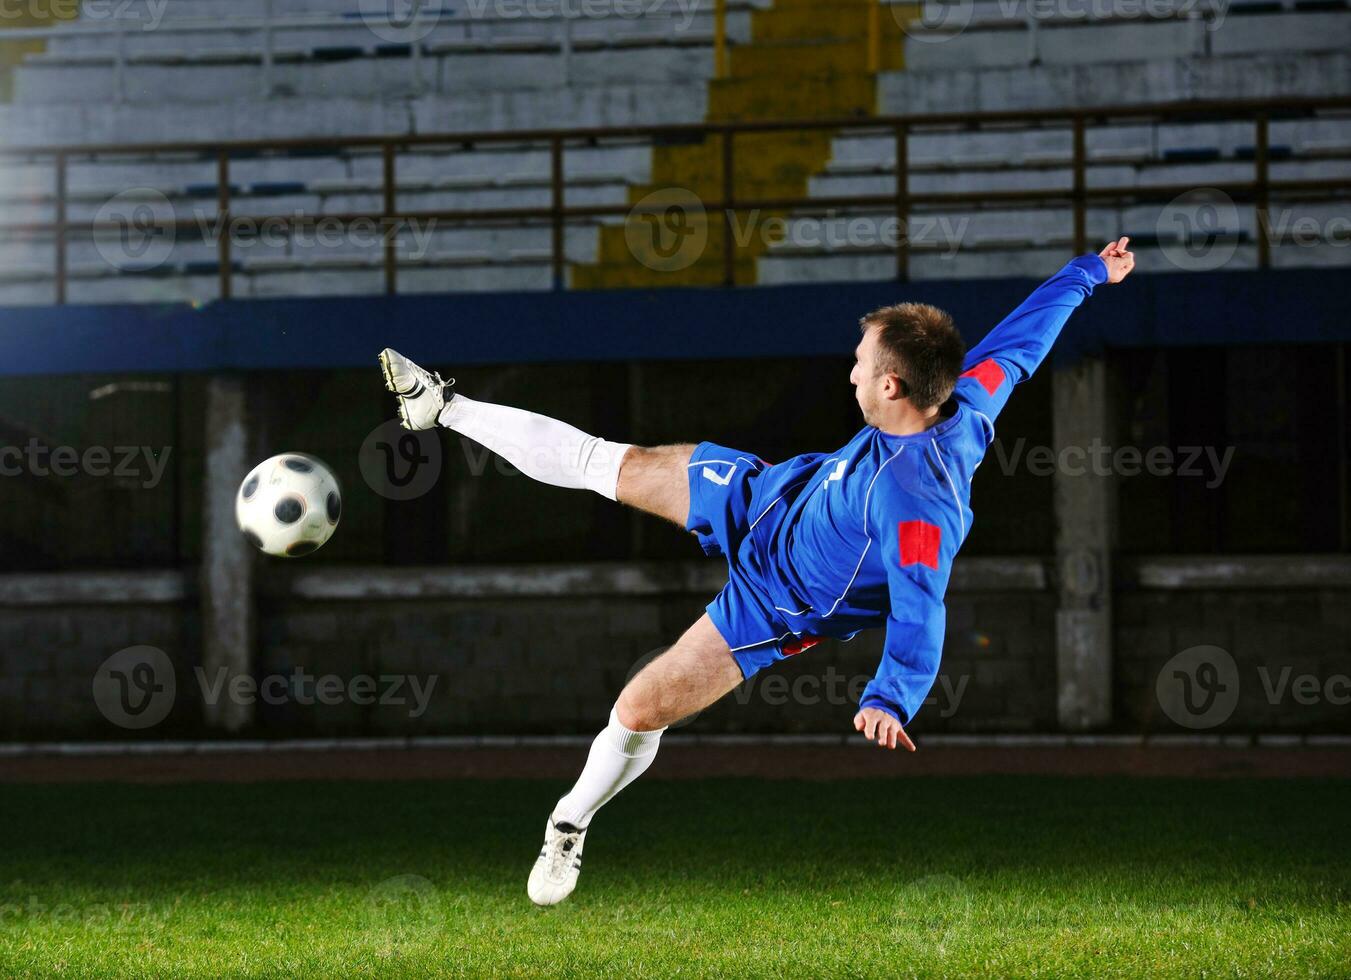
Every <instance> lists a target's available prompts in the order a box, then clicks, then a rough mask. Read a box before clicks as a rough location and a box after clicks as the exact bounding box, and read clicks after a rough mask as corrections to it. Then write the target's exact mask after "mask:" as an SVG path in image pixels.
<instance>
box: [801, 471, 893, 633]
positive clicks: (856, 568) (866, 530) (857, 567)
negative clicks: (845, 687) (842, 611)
mask: <svg viewBox="0 0 1351 980" xmlns="http://www.w3.org/2000/svg"><path fill="white" fill-rule="evenodd" d="M903 452H905V446H902V447H901V448H900V449H898V450H896V452H894V453H893V454H892V455H891V457H890V458H889V459H888V460H887V461H886V462H885V463H883V464H882V465H881V466H879V467H878V468H877V472H876V473H874V474H873V478H872V480H871V481H870V482H869V483H868V492H867V493H865V494H864V495H863V533H865V534H866V535H867V536H868V543H867V544H865V545H864V546H863V553H862V554H861V555H859V556H858V564H857V565H855V566H854V574H853V575H851V576H849V584H848V585H846V586H845V587H844V591H843V592H841V593H840V597H839V598H838V599H836V600H835V605H833V606H831V607H830V611H829V612H827V613H826V614H825V615H823V616H822V617H821V618H822V619H829V618H830V617H831V616H833V615H835V610H836V609H838V608H839V606H840V603H841V602H843V601H844V597H845V596H847V595H848V594H849V590H850V589H852V588H853V587H854V580H855V579H856V578H858V573H859V571H860V570H861V569H862V568H863V559H864V558H867V557H868V549H869V548H871V547H872V546H873V533H872V531H871V530H869V528H868V501H869V500H871V499H872V495H873V485H874V484H876V483H877V478H878V477H879V476H881V475H882V471H883V470H884V469H886V468H887V465H888V464H889V463H890V462H891V460H893V459H895V458H896V457H897V456H899V455H900V454H901V453H903Z"/></svg>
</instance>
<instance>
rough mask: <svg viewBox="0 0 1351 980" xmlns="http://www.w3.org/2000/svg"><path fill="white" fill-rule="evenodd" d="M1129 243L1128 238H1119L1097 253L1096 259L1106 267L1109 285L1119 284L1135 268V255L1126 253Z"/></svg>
mask: <svg viewBox="0 0 1351 980" xmlns="http://www.w3.org/2000/svg"><path fill="white" fill-rule="evenodd" d="M1130 243H1131V240H1130V239H1129V238H1124V237H1123V238H1119V239H1117V240H1116V241H1114V242H1108V243H1107V247H1106V248H1104V249H1103V250H1102V251H1101V252H1099V253H1098V258H1100V259H1102V261H1103V262H1104V263H1105V264H1106V266H1107V281H1108V282H1109V283H1116V282H1120V281H1121V280H1122V279H1125V278H1126V277H1127V276H1128V275H1130V274H1131V270H1132V269H1134V268H1135V253H1134V252H1128V251H1126V246H1127V245H1129V244H1130Z"/></svg>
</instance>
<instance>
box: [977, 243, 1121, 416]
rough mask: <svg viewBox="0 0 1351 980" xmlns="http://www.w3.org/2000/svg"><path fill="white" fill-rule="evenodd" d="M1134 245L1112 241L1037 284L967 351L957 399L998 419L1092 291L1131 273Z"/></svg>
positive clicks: (1116, 281) (1074, 260)
mask: <svg viewBox="0 0 1351 980" xmlns="http://www.w3.org/2000/svg"><path fill="white" fill-rule="evenodd" d="M1129 245H1130V239H1129V238H1120V239H1118V240H1117V241H1114V242H1109V243H1108V244H1107V246H1106V247H1105V248H1103V250H1102V251H1101V252H1099V253H1098V254H1097V255H1081V256H1079V257H1078V258H1076V259H1073V260H1072V261H1070V262H1069V264H1068V265H1066V266H1065V267H1064V268H1063V269H1061V270H1060V271H1059V272H1057V273H1056V274H1055V275H1054V276H1052V277H1051V278H1050V279H1047V280H1046V281H1045V282H1044V283H1042V284H1041V285H1040V286H1038V287H1037V288H1036V289H1035V290H1034V291H1033V292H1032V295H1031V296H1029V297H1028V298H1027V299H1026V300H1024V301H1023V302H1022V303H1021V304H1020V305H1019V306H1018V308H1017V309H1015V310H1014V311H1013V312H1012V313H1010V314H1009V315H1008V316H1006V317H1005V318H1004V319H1003V320H1002V321H1000V323H999V325H998V326H997V327H995V328H994V329H993V330H991V331H990V332H989V333H988V334H986V336H985V339H984V340H982V341H981V342H980V343H979V344H977V345H976V346H975V347H973V348H972V349H971V350H970V351H969V352H968V353H967V355H966V361H965V363H964V365H963V372H964V373H963V374H962V378H961V380H960V381H959V382H958V385H957V394H958V396H959V397H965V398H966V399H967V400H968V401H971V402H972V403H973V404H975V405H976V407H977V408H978V409H979V410H980V411H981V412H983V413H984V414H985V415H987V416H989V417H990V418H994V417H995V415H997V414H998V413H999V410H1000V409H1002V408H1003V407H1004V404H1005V403H1006V402H1007V401H1008V397H1009V395H1010V393H1011V392H1012V390H1013V386H1014V385H1015V384H1017V383H1018V382H1020V381H1025V380H1026V379H1027V378H1028V377H1030V376H1031V375H1032V373H1033V372H1034V371H1036V369H1037V368H1038V367H1039V366H1040V365H1041V363H1042V361H1044V360H1045V359H1046V355H1047V354H1048V353H1050V350H1051V347H1052V345H1053V344H1054V343H1055V341H1056V338H1057V337H1059V336H1060V330H1061V328H1062V327H1064V325H1065V322H1066V321H1067V320H1068V319H1069V318H1070V315H1071V314H1072V313H1073V312H1074V311H1075V310H1076V309H1078V308H1079V305H1080V304H1081V303H1083V301H1084V300H1085V299H1087V298H1088V297H1089V296H1090V295H1091V294H1092V292H1093V288H1094V287H1095V286H1101V285H1105V284H1110V283H1118V282H1121V280H1123V279H1125V278H1126V276H1128V275H1130V272H1131V270H1132V269H1133V268H1135V256H1134V254H1132V253H1131V252H1130V251H1129V250H1128V246H1129Z"/></svg>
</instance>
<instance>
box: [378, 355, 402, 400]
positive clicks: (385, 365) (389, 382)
mask: <svg viewBox="0 0 1351 980" xmlns="http://www.w3.org/2000/svg"><path fill="white" fill-rule="evenodd" d="M380 373H381V374H383V375H384V376H385V388H386V390H388V391H393V392H394V394H396V395H397V394H398V391H396V390H395V388H394V375H393V374H392V373H391V372H390V370H389V348H388V347H386V348H385V349H384V350H382V351H381V352H380Z"/></svg>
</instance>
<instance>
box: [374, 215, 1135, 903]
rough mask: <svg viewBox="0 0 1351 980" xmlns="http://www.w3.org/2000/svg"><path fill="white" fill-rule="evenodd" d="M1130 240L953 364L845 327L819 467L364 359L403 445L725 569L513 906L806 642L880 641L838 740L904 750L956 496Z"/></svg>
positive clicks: (548, 829)
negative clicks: (998, 425) (542, 405)
mask: <svg viewBox="0 0 1351 980" xmlns="http://www.w3.org/2000/svg"><path fill="white" fill-rule="evenodd" d="M1128 244H1129V239H1126V238H1122V239H1120V240H1119V241H1115V242H1112V243H1111V244H1109V245H1108V246H1107V247H1106V248H1104V249H1103V250H1102V252H1101V253H1099V254H1098V255H1085V256H1081V257H1079V258H1076V259H1074V260H1073V261H1071V262H1070V263H1069V264H1068V265H1066V266H1065V267H1064V268H1063V269H1061V270H1060V271H1059V272H1058V273H1056V274H1055V275H1054V276H1053V277H1052V278H1050V279H1048V280H1047V281H1046V282H1044V283H1042V285H1040V286H1038V287H1037V289H1036V290H1035V291H1034V292H1033V293H1032V295H1031V296H1029V297H1028V298H1027V300H1026V301H1024V302H1023V304H1022V305H1021V306H1019V307H1018V308H1017V309H1016V310H1014V311H1013V312H1012V313H1011V314H1009V316H1008V317H1007V318H1006V319H1005V320H1004V321H1003V322H1002V323H1000V324H999V325H998V326H997V327H995V328H994V329H993V330H992V331H990V333H989V334H988V336H986V338H985V339H984V340H983V341H982V342H981V343H980V344H979V345H978V346H977V347H976V348H975V349H974V350H973V351H971V352H970V353H969V354H965V353H964V349H965V345H964V344H963V342H962V339H961V336H960V335H959V334H958V332H957V329H956V327H955V326H954V325H953V322H952V318H951V317H950V316H949V315H948V314H947V313H944V312H943V311H942V310H939V309H937V308H935V307H932V306H927V305H924V304H920V303H901V304H899V305H897V306H887V307H883V308H881V309H878V310H874V311H873V312H871V313H869V314H868V315H866V316H865V317H863V318H862V320H861V321H860V326H861V328H862V330H861V332H862V340H861V341H860V343H859V345H858V347H857V349H856V350H855V352H854V357H855V363H854V368H853V370H852V371H851V372H850V375H849V380H850V382H851V383H852V384H853V386H854V394H855V398H856V399H857V401H858V406H859V409H860V410H861V411H862V414H863V421H864V423H865V424H864V427H863V429H862V430H860V431H859V433H858V434H857V435H855V436H854V437H853V438H852V439H850V440H849V442H848V443H846V444H845V445H844V446H843V447H841V448H840V449H838V450H836V451H835V452H833V453H808V454H806V455H803V456H798V457H796V458H794V459H789V460H785V461H783V462H781V463H778V464H775V465H770V464H768V463H766V462H764V461H763V460H761V459H759V458H758V457H756V456H755V454H753V453H748V452H741V451H738V450H735V449H729V448H727V447H725V446H719V445H716V444H715V443H711V442H703V443H700V444H699V445H697V446H695V445H679V446H659V447H653V448H645V447H639V446H631V445H627V444H624V443H616V442H607V441H606V440H604V439H601V438H599V437H597V436H593V435H588V434H587V433H585V432H582V431H580V430H578V429H576V428H573V427H572V426H570V425H568V424H566V423H564V422H559V421H557V420H555V419H551V418H546V417H544V416H542V415H536V414H534V413H531V412H525V411H521V410H520V409H516V408H508V407H505V406H502V405H490V404H487V403H484V402H477V401H473V400H471V399H469V398H467V397H465V396H464V395H462V394H452V393H451V392H450V390H449V388H450V384H453V382H449V383H448V382H444V381H442V379H441V377H440V376H439V375H435V374H432V373H430V372H428V371H425V370H423V369H422V368H420V367H418V366H417V365H416V364H414V363H412V362H411V361H409V360H408V359H407V358H405V357H403V356H402V355H400V354H399V353H397V352H396V351H393V350H388V349H386V350H385V351H384V352H382V353H381V354H380V364H381V367H382V369H383V371H384V376H385V384H386V386H387V387H388V388H389V389H390V390H391V391H393V392H394V393H395V395H396V396H397V398H398V403H399V416H400V418H401V419H402V422H403V424H404V425H405V426H406V427H407V428H410V429H427V428H431V427H432V426H434V425H436V424H437V423H438V422H439V423H440V424H441V425H444V426H446V427H447V428H450V429H452V430H454V431H455V432H458V433H460V434H461V435H465V436H468V437H469V438H470V439H473V440H475V441H476V442H479V443H481V444H482V445H484V446H486V447H487V448H488V449H490V450H492V451H494V452H496V453H498V454H499V455H502V456H504V457H506V458H507V459H508V460H510V461H511V462H512V463H513V464H514V465H515V466H516V467H517V468H518V469H520V470H521V471H522V472H523V473H525V474H526V475H527V476H530V477H533V478H534V479H536V480H540V481H542V482H544V483H549V484H552V485H554V486H559V487H569V488H576V489H587V490H593V491H595V492H596V493H599V494H601V495H603V496H605V497H608V498H610V499H611V500H617V501H619V502H620V503H624V504H628V505H630V506H632V507H637V508H639V509H640V510H644V511H647V512H648V513H650V514H655V515H657V516H658V517H663V518H665V519H667V520H669V521H674V522H675V523H677V524H679V525H681V526H682V527H684V528H685V529H686V530H689V531H691V532H693V533H694V534H695V535H696V536H697V537H698V539H699V543H700V544H701V545H702V546H703V549H704V551H705V552H707V553H708V554H709V555H723V556H725V557H726V559H727V568H728V582H727V585H726V586H725V587H724V588H723V590H722V591H721V592H720V593H719V594H718V595H717V597H716V598H714V600H713V601H712V602H711V603H710V604H709V605H708V608H707V611H706V612H705V614H704V615H703V616H701V617H700V618H699V620H698V621H697V622H695V623H694V625H693V626H691V627H690V628H689V629H688V630H687V631H686V632H685V634H684V635H683V636H682V637H681V638H680V639H679V640H678V641H677V642H676V644H675V646H673V647H671V648H670V649H669V650H667V651H666V652H665V653H664V654H662V655H661V656H660V657H657V658H656V659H655V660H653V661H652V662H651V663H649V664H648V665H647V666H646V667H644V668H643V669H642V670H641V671H640V672H639V673H638V674H637V676H635V677H634V678H633V679H632V680H630V681H629V683H628V684H627V685H626V686H625V688H624V690H623V691H622V692H621V693H620V695H619V699H618V701H617V702H616V703H615V706H614V708H613V709H612V710H611V712H610V720H609V724H608V725H607V726H606V727H605V729H604V730H603V731H602V732H601V733H600V734H599V735H598V736H597V737H596V739H595V741H594V742H593V743H592V745H591V751H590V753H589V755H588V757H587V761H586V765H585V767H584V768H583V769H582V773H581V776H580V778H578V780H577V783H576V785H574V786H573V788H572V789H571V790H570V791H569V792H568V793H567V794H566V795H564V796H563V798H562V799H560V800H559V801H558V803H557V805H556V806H555V807H554V809H553V812H552V813H551V814H550V815H549V818H548V821H547V823H546V825H545V830H544V847H543V848H542V849H541V850H540V852H539V858H538V859H537V860H536V862H535V865H534V867H533V868H532V870H531V872H530V878H529V883H528V886H527V891H528V893H529V895H530V898H531V899H532V900H533V901H534V902H535V903H536V904H538V905H553V904H556V903H557V902H560V901H562V900H563V899H564V898H566V897H567V896H568V895H569V894H571V893H572V890H573V888H574V887H576V884H577V876H578V873H579V872H580V870H581V866H582V846H583V842H584V840H585V837H586V832H587V828H588V827H589V826H590V824H591V818H592V817H593V816H594V815H595V813H596V811H597V810H599V809H600V808H601V807H602V806H603V805H604V804H605V803H606V802H607V801H608V800H610V799H611V798H612V797H614V795H615V794H616V793H618V792H619V791H620V790H622V789H623V788H624V787H625V786H627V785H628V784H629V783H631V782H633V780H635V779H637V778H638V776H640V775H641V774H642V773H643V772H644V771H645V770H646V769H647V767H648V766H650V765H651V764H652V760H653V758H654V757H655V756H656V753H657V745H658V743H659V741H660V740H661V735H662V732H663V731H665V730H666V728H667V726H669V725H671V724H672V723H674V722H676V721H679V720H680V719H682V718H685V717H687V716H689V715H691V714H693V713H695V712H697V711H700V710H702V709H703V708H706V707H707V706H708V705H710V704H712V703H713V702H714V701H716V700H718V699H719V698H721V697H722V696H723V695H724V694H726V693H727V692H728V691H730V690H732V689H733V688H734V687H736V686H737V685H738V684H740V683H741V682H742V681H744V680H746V679H747V678H749V677H750V676H751V675H753V674H754V673H755V672H756V671H758V670H760V669H761V668H762V667H764V666H766V665H767V664H771V663H774V662H775V661H776V660H781V659H783V658H784V657H790V656H793V655H794V654H797V653H800V652H802V651H803V650H806V649H807V648H808V647H811V646H813V645H814V644H816V643H817V642H819V640H820V639H821V638H822V637H834V638H837V639H849V638H850V637H852V636H853V635H854V634H855V633H857V632H859V631H860V630H863V629H869V628H873V627H879V626H883V625H885V627H886V643H885V652H884V654H883V657H882V662H881V664H880V665H879V666H878V669H877V673H876V676H875V677H874V678H873V680H872V681H871V682H870V683H869V684H868V685H867V687H866V688H865V689H864V692H863V696H862V698H861V699H860V702H859V710H858V713H857V714H856V715H855V716H854V728H855V729H857V730H858V731H860V732H862V733H863V735H864V737H865V738H867V739H869V740H871V741H873V742H875V743H876V744H877V745H879V746H881V747H883V748H888V749H895V748H896V747H897V746H902V747H904V748H905V749H907V750H909V751H911V752H913V751H914V749H915V746H914V743H913V742H911V740H910V737H909V736H908V735H907V734H906V732H905V725H907V724H908V723H909V721H910V719H911V718H913V717H914V716H915V712H916V711H918V710H919V707H920V705H921V704H922V703H923V701H924V699H925V697H926V696H927V695H928V693H929V688H930V686H931V685H932V684H933V681H934V678H935V676H936V675H937V672H938V661H939V655H940V654H941V652H942V648H943V630H944V619H945V613H944V606H943V595H944V592H945V590H946V589H947V584H948V574H949V572H950V571H951V568H952V559H953V557H954V556H955V555H956V554H957V550H958V549H959V548H960V547H961V545H962V542H963V541H964V540H965V539H966V536H967V534H968V533H969V531H970V529H971V520H972V515H971V508H970V484H971V478H972V475H973V474H974V473H975V470H976V467H977V466H978V465H980V461H981V458H982V457H983V456H984V455H985V451H986V449H987V448H988V447H989V445H990V442H991V441H992V440H993V439H994V422H995V419H996V418H997V417H998V416H999V412H1000V409H1002V408H1003V407H1004V405H1005V403H1006V402H1007V401H1008V398H1009V395H1010V393H1011V392H1012V390H1013V386H1014V384H1016V383H1017V382H1019V381H1023V380H1024V379H1026V378H1027V377H1028V376H1029V375H1031V374H1032V372H1033V371H1035V370H1036V368H1037V366H1038V365H1039V364H1041V362H1042V360H1043V359H1044V358H1045V357H1046V355H1047V353H1048V352H1049V351H1050V348H1051V345H1052V343H1054V341H1055V339H1056V337H1057V336H1058V334H1059V333H1060V329H1061V327H1062V326H1063V325H1064V323H1065V321H1066V320H1067V319H1068V318H1069V316H1070V314H1071V313H1072V312H1074V310H1075V308H1076V307H1078V306H1079V304H1080V303H1082V302H1083V301H1084V299H1086V298H1087V297H1088V295H1089V294H1090V293H1091V292H1092V291H1093V287H1094V286H1098V285H1102V284H1104V283H1117V282H1120V281H1121V280H1122V279H1124V278H1125V277H1126V276H1127V275H1128V274H1129V273H1130V271H1131V269H1132V268H1134V265H1135V258H1134V256H1133V255H1132V254H1131V253H1130V252H1129V251H1127V245H1128Z"/></svg>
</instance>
